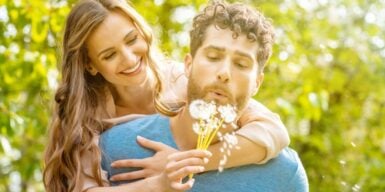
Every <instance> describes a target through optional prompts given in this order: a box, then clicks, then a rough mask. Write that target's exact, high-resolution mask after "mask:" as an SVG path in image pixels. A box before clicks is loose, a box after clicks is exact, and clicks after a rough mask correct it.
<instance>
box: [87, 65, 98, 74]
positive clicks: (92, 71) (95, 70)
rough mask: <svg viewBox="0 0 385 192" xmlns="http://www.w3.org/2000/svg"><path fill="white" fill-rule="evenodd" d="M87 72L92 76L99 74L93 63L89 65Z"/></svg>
mask: <svg viewBox="0 0 385 192" xmlns="http://www.w3.org/2000/svg"><path fill="white" fill-rule="evenodd" d="M86 70H87V71H88V72H89V73H90V74H91V75H92V76H95V75H96V74H98V70H97V69H96V68H95V67H94V66H93V65H92V64H91V63H89V64H87V66H86Z"/></svg>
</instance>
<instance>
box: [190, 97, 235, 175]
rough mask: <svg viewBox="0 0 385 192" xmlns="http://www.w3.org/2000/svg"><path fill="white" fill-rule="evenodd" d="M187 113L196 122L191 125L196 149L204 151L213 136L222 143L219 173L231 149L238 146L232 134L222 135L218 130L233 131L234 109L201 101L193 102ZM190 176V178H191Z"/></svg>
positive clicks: (229, 106)
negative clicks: (231, 129)
mask: <svg viewBox="0 0 385 192" xmlns="http://www.w3.org/2000/svg"><path fill="white" fill-rule="evenodd" d="M189 112H190V115H191V117H192V118H193V119H195V120H197V121H196V122H195V123H194V124H193V130H194V132H195V133H196V134H197V135H198V140H197V147H196V148H197V149H203V150H206V149H207V148H208V147H209V145H210V143H211V142H212V140H213V139H214V137H215V136H217V137H218V139H219V140H220V141H224V142H223V146H222V147H221V148H220V151H221V153H223V154H224V156H223V158H222V159H221V160H220V163H219V168H218V170H219V171H222V170H223V167H224V165H225V164H226V162H227V157H228V156H230V155H231V149H233V148H236V147H235V145H237V144H238V141H237V138H236V137H235V134H234V132H232V133H225V134H222V133H221V132H219V129H220V128H222V127H226V126H227V125H230V126H232V127H233V128H234V129H235V128H236V125H235V124H234V123H233V122H234V120H235V119H236V116H237V113H236V108H235V107H234V106H232V105H229V104H227V105H221V106H218V107H217V106H216V104H215V102H213V101H212V102H209V103H207V102H205V101H203V100H195V101H193V102H192V103H191V104H190V106H189ZM192 176H193V175H192V174H191V175H190V178H192Z"/></svg>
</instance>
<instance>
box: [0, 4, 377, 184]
mask: <svg viewBox="0 0 385 192" xmlns="http://www.w3.org/2000/svg"><path fill="white" fill-rule="evenodd" d="M74 2H75V1H72V0H71V1H68V2H66V1H61V0H51V1H25V0H18V1H5V0H0V32H1V33H0V73H1V75H0V114H1V116H0V191H43V186H42V175H41V167H42V152H43V150H44V145H45V142H46V127H47V125H48V123H49V118H50V116H51V112H50V111H51V109H50V106H51V105H50V103H52V100H53V92H54V90H55V87H56V83H57V79H58V77H57V76H58V75H57V74H58V72H57V64H58V60H59V59H60V54H59V53H58V50H59V48H58V44H60V41H61V36H62V29H63V26H64V21H65V17H66V15H67V14H68V12H69V9H70V7H71V6H70V5H72V4H73V3H74ZM132 2H133V4H134V5H135V7H136V8H137V9H138V10H139V12H140V13H141V14H142V15H143V16H144V17H145V19H146V20H147V21H149V23H150V24H151V25H152V26H153V27H154V29H155V35H156V37H158V39H159V40H158V42H157V43H158V44H159V46H160V48H161V49H162V50H163V51H164V52H165V53H166V54H168V55H169V56H170V57H172V58H174V59H177V60H179V61H182V58H183V55H184V54H185V53H187V52H188V43H189V42H188V30H189V28H190V25H191V18H192V17H193V15H194V14H195V13H196V10H197V9H200V8H201V5H202V4H204V3H205V1H204V0H190V1H182V0H173V1H167V0H166V1H164V0H163V1H162V0H155V1H139V0H133V1H132ZM244 2H247V3H249V4H252V5H254V6H255V7H257V8H258V9H260V10H261V11H262V12H264V13H265V15H266V16H268V17H270V18H271V19H272V20H273V24H274V26H275V27H276V31H277V36H276V37H277V43H276V45H275V46H274V54H273V57H272V59H271V60H270V61H269V63H268V66H267V67H266V70H265V81H264V84H263V86H262V88H261V89H260V91H259V94H258V95H257V96H256V98H257V99H258V100H260V101H261V102H262V103H264V104H265V105H267V106H268V107H269V108H270V109H272V110H273V111H275V112H277V113H278V114H280V116H281V118H282V120H283V121H284V123H285V124H286V126H287V128H288V130H289V132H290V135H291V139H292V142H291V146H292V147H293V148H294V149H296V150H297V151H298V153H299V155H300V157H301V159H302V161H303V164H304V166H305V168H306V171H307V173H308V177H309V181H310V189H311V191H385V184H384V182H382V181H383V180H384V179H385V169H384V165H385V160H384V158H383V157H384V153H385V132H384V131H383V128H384V127H385V118H384V117H385V115H384V114H385V113H384V109H385V107H384V106H385V100H384V97H385V84H384V82H385V65H384V63H385V46H384V44H385V43H384V37H385V30H384V29H385V26H384V23H385V21H384V18H385V17H383V13H384V12H385V2H384V1H383V0H381V1H363V0H354V1H348V0H337V1H283V0H280V1H278V0H276V1H267V0H258V1H251V0H245V1H244Z"/></svg>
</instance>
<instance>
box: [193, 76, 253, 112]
mask: <svg viewBox="0 0 385 192" xmlns="http://www.w3.org/2000/svg"><path fill="white" fill-rule="evenodd" d="M210 90H221V91H222V92H223V93H224V94H225V96H226V97H227V102H226V103H223V102H222V101H218V100H217V99H210V100H208V99H206V98H205V96H206V95H207V94H208V93H209V91H210ZM249 97H250V94H241V95H237V96H235V97H234V95H233V94H231V90H230V89H229V88H228V86H226V85H224V84H222V83H219V82H218V83H212V84H210V85H207V86H205V87H203V88H201V87H199V85H198V84H197V83H196V81H195V79H194V78H192V77H191V76H190V79H189V81H188V83H187V98H188V104H190V103H191V102H192V101H194V100H197V99H201V100H205V101H206V102H208V101H215V102H216V104H220V105H225V104H230V105H233V106H235V107H236V109H237V111H241V110H243V109H244V108H245V107H246V104H247V102H248V99H249Z"/></svg>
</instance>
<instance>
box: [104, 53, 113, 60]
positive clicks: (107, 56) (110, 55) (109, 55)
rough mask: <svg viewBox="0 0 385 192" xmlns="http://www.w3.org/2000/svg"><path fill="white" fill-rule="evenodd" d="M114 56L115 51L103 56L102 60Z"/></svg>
mask: <svg viewBox="0 0 385 192" xmlns="http://www.w3.org/2000/svg"><path fill="white" fill-rule="evenodd" d="M114 56H115V53H110V54H108V55H106V56H104V57H103V60H110V59H112V58H113V57H114Z"/></svg>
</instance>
